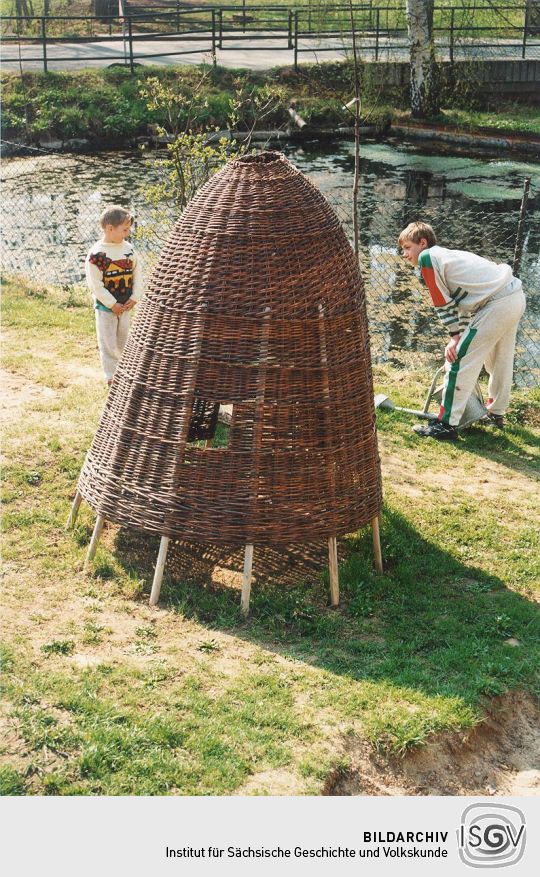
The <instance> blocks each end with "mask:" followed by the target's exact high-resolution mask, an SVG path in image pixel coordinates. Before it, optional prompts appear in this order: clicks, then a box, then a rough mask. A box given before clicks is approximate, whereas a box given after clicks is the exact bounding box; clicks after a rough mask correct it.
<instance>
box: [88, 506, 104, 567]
mask: <svg viewBox="0 0 540 877" xmlns="http://www.w3.org/2000/svg"><path fill="white" fill-rule="evenodd" d="M104 523H105V518H104V517H103V516H102V515H98V516H97V518H96V523H95V525H94V532H93V533H92V538H91V540H90V545H89V546H88V552H87V554H86V558H85V561H84V566H83V570H84V572H86V570H87V569H88V564H89V563H90V561H91V560H92V559H93V557H94V555H95V553H96V549H97V547H98V542H99V537H100V536H101V531H102V530H103V525H104Z"/></svg>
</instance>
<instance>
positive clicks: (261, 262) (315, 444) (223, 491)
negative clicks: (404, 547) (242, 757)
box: [72, 152, 381, 611]
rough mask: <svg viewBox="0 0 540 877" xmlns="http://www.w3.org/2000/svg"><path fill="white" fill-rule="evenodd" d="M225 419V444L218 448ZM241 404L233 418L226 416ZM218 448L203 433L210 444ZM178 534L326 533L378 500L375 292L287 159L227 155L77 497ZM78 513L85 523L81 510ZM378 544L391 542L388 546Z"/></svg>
mask: <svg viewBox="0 0 540 877" xmlns="http://www.w3.org/2000/svg"><path fill="white" fill-rule="evenodd" d="M220 406H221V410H222V411H223V410H224V407H225V406H226V409H225V410H228V411H229V415H230V416H229V421H230V428H229V429H230V432H229V437H228V445H227V446H226V447H213V446H212V438H213V436H214V432H215V430H216V424H217V420H218V414H219V411H220ZM231 409H232V410H231ZM201 440H206V442H204V441H201ZM82 497H83V498H84V499H86V500H87V501H88V503H89V504H90V506H91V507H92V508H93V509H94V511H95V512H96V513H97V515H98V519H97V522H96V527H95V530H94V535H93V537H92V542H91V545H90V549H89V552H88V558H87V559H91V557H92V556H93V553H94V552H95V547H96V544H97V540H98V538H99V534H100V531H101V528H102V526H103V522H104V520H109V521H112V522H115V523H117V524H122V525H124V526H127V527H136V528H137V527H138V528H141V529H143V530H147V531H149V532H153V533H158V534H159V535H160V536H161V537H162V541H161V547H160V554H159V557H158V562H157V565H156V574H155V577H154V586H153V589H152V597H151V603H155V602H156V601H157V599H158V595H159V588H160V583H161V577H162V574H163V566H164V563H165V556H166V551H167V546H168V543H169V540H170V539H181V540H195V541H198V542H208V543H218V544H220V543H221V544H227V545H231V544H242V545H245V546H246V563H245V570H244V588H243V597H242V605H243V608H244V609H245V610H246V611H247V608H248V605H249V587H250V582H251V560H252V555H253V546H254V545H257V544H285V543H298V542H302V541H304V542H308V541H309V542H313V541H314V540H316V539H318V538H320V537H324V538H325V539H328V540H329V547H330V571H331V597H332V603H333V604H337V602H338V599H339V597H338V585H337V553H336V537H337V536H339V535H340V534H344V533H349V532H351V531H354V530H357V529H358V528H359V527H362V526H364V525H366V524H367V523H370V522H371V523H372V525H374V526H375V527H376V528H377V529H376V532H374V537H375V544H378V516H379V512H380V507H381V482H380V465H379V457H378V453H377V439H376V431H375V414H374V407H373V388H372V376H371V363H370V350H369V338H368V329H367V319H366V309H365V301H364V289H363V284H362V279H361V277H360V274H359V271H358V266H357V262H356V260H355V256H354V253H353V251H352V249H351V247H350V244H349V242H348V240H347V238H346V236H345V233H344V231H343V229H342V228H341V225H340V222H339V220H338V218H337V216H336V215H335V213H334V212H333V210H332V209H331V208H330V206H329V205H328V203H327V202H326V201H325V199H324V198H323V197H322V195H321V194H320V193H319V192H318V190H317V189H316V188H315V187H314V186H313V185H312V184H311V183H310V182H309V181H308V180H307V179H306V178H305V177H304V176H303V175H302V174H301V173H300V172H299V171H298V170H297V169H296V168H295V167H294V166H293V165H292V164H291V163H290V162H289V161H288V160H287V159H286V158H285V157H284V156H282V155H280V154H278V153H272V152H265V153H262V154H260V155H257V156H248V157H243V158H240V159H236V160H234V161H231V162H230V163H229V164H227V165H226V166H225V167H224V168H223V169H222V170H221V171H219V172H218V173H217V174H216V175H215V176H214V177H212V178H211V180H210V181H209V182H208V183H206V185H205V186H203V188H202V189H201V190H200V191H199V193H198V194H197V196H196V197H195V198H194V199H193V200H192V201H191V203H190V204H189V205H188V207H187V208H186V210H185V212H184V213H183V214H182V216H181V218H180V220H179V222H178V223H177V225H176V227H175V228H174V230H173V232H172V234H171V235H170V237H169V239H168V241H167V243H166V245H165V247H164V249H163V251H162V252H161V254H160V257H159V259H158V262H157V265H156V267H155V270H154V272H153V275H152V278H151V281H150V283H149V289H148V293H147V296H146V298H145V299H144V300H143V302H142V304H141V305H140V306H139V313H138V316H137V320H136V322H135V324H134V327H133V329H132V332H131V335H130V338H129V341H128V344H127V347H126V349H125V351H124V353H123V355H122V358H121V361H120V364H119V366H118V369H117V372H116V374H115V377H114V381H113V383H112V386H111V389H110V393H109V397H108V400H107V403H106V405H105V409H104V411H103V415H102V418H101V422H100V424H99V427H98V430H97V433H96V436H95V438H94V441H93V443H92V446H91V448H90V450H89V452H88V455H87V458H86V461H85V463H84V466H83V469H82V472H81V476H80V479H79V484H78V489H77V494H76V497H75V501H74V514H75V515H76V508H77V507H78V503H80V500H81V498H82ZM72 519H74V517H73V515H72ZM378 550H380V549H378Z"/></svg>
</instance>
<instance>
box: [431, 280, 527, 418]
mask: <svg viewBox="0 0 540 877" xmlns="http://www.w3.org/2000/svg"><path fill="white" fill-rule="evenodd" d="M524 310H525V295H524V293H523V287H522V285H521V281H520V280H518V279H517V278H514V280H512V281H511V282H510V283H509V284H508V286H505V287H504V289H501V290H500V291H499V292H497V293H495V295H493V296H492V297H491V298H490V299H489V300H488V301H487V302H486V303H485V304H484V305H482V307H481V308H479V310H478V311H476V313H475V314H474V315H473V316H472V317H471V321H470V323H469V325H468V327H467V329H465V331H464V332H463V334H462V336H461V338H460V340H459V344H458V347H457V360H456V362H453V363H449V362H447V363H446V370H445V377H444V387H443V395H442V400H441V411H440V414H439V420H442V421H443V423H448V424H449V425H450V426H457V424H458V423H459V421H460V420H461V415H462V414H463V411H464V409H465V405H466V404H467V401H468V399H469V396H470V395H471V393H472V392H473V390H474V387H475V384H476V382H477V380H478V376H479V374H480V372H481V371H482V366H483V365H485V367H486V371H487V373H488V375H489V382H488V396H489V399H488V403H487V407H488V409H489V411H491V412H493V414H504V413H505V411H506V409H507V407H508V402H509V401H510V391H511V389H512V378H513V372H514V351H515V347H516V333H517V327H518V323H519V321H520V319H521V317H522V316H523V312H524Z"/></svg>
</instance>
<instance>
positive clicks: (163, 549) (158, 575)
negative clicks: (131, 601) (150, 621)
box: [150, 536, 170, 606]
mask: <svg viewBox="0 0 540 877" xmlns="http://www.w3.org/2000/svg"><path fill="white" fill-rule="evenodd" d="M169 542H170V539H169V537H168V536H162V537H161V542H160V543H159V552H158V558H157V561H156V569H155V571H154V581H153V582H152V591H151V593H150V606H155V605H156V603H157V601H158V600H159V592H160V591H161V582H162V581H163V570H164V569H165V561H166V560H167V551H168V549H169Z"/></svg>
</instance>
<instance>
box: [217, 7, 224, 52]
mask: <svg viewBox="0 0 540 877" xmlns="http://www.w3.org/2000/svg"><path fill="white" fill-rule="evenodd" d="M218 15H219V42H218V48H219V49H222V48H223V9H222V7H221V6H220V7H219V10H218Z"/></svg>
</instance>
